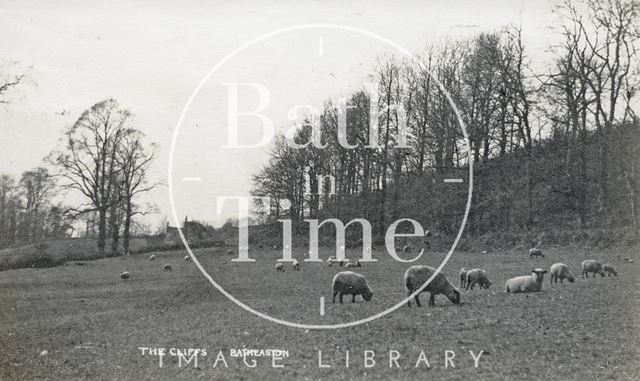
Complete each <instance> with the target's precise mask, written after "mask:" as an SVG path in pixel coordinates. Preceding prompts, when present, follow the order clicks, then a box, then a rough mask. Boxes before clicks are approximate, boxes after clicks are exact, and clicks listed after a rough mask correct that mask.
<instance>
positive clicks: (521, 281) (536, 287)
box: [504, 268, 547, 293]
mask: <svg viewBox="0 0 640 381" xmlns="http://www.w3.org/2000/svg"><path fill="white" fill-rule="evenodd" d="M546 272H547V270H543V269H540V268H538V269H533V272H532V274H531V275H524V276H518V277H515V278H511V279H508V280H507V281H506V282H505V284H504V290H505V291H506V292H510V293H517V292H538V291H540V289H541V288H542V279H543V278H544V274H545V273H546Z"/></svg>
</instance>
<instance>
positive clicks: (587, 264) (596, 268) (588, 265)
mask: <svg viewBox="0 0 640 381" xmlns="http://www.w3.org/2000/svg"><path fill="white" fill-rule="evenodd" d="M589 273H593V277H594V278H595V277H596V274H600V275H602V277H603V278H604V270H603V269H602V264H601V263H600V262H598V261H596V260H595V259H587V260H585V261H583V262H582V273H581V274H580V278H584V277H585V276H586V277H587V278H588V277H589Z"/></svg>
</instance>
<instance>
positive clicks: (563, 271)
mask: <svg viewBox="0 0 640 381" xmlns="http://www.w3.org/2000/svg"><path fill="white" fill-rule="evenodd" d="M549 278H550V280H549V282H551V284H553V283H556V284H557V283H558V279H560V284H562V282H564V280H565V279H566V280H568V281H569V282H571V283H573V282H575V277H574V276H573V274H572V273H571V271H569V266H567V265H565V264H564V263H554V264H553V265H552V266H551V268H550V269H549Z"/></svg>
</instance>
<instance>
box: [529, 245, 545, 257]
mask: <svg viewBox="0 0 640 381" xmlns="http://www.w3.org/2000/svg"><path fill="white" fill-rule="evenodd" d="M529 256H530V257H542V258H544V254H542V250H540V249H538V248H537V247H532V248H531V249H529Z"/></svg>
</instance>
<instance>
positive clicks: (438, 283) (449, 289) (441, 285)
mask: <svg viewBox="0 0 640 381" xmlns="http://www.w3.org/2000/svg"><path fill="white" fill-rule="evenodd" d="M435 272H436V269H434V268H433V267H429V266H421V265H416V266H411V267H409V268H408V269H407V271H406V272H405V273H404V284H405V287H406V288H407V296H411V294H413V293H414V292H415V291H417V290H418V289H420V287H422V285H423V284H424V283H425V282H426V281H427V280H429V278H431V276H432V275H433V274H434V273H435ZM422 292H428V293H430V294H431V295H430V296H429V305H430V306H433V305H435V296H436V295H438V294H443V295H444V296H446V297H447V298H448V299H449V300H450V301H451V302H453V303H454V304H460V291H458V289H457V288H456V287H455V286H454V285H452V284H451V283H450V282H449V281H448V280H447V277H446V276H445V275H444V274H443V273H438V275H436V276H435V277H434V278H433V280H432V281H431V282H429V284H428V285H427V286H426V287H425V288H424V290H422ZM419 296H420V294H416V296H415V297H414V299H415V301H416V305H418V307H422V305H421V304H420V298H419ZM407 305H408V306H409V307H411V300H409V301H408V302H407Z"/></svg>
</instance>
